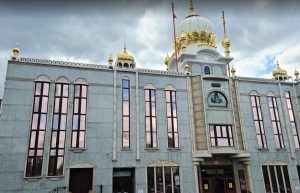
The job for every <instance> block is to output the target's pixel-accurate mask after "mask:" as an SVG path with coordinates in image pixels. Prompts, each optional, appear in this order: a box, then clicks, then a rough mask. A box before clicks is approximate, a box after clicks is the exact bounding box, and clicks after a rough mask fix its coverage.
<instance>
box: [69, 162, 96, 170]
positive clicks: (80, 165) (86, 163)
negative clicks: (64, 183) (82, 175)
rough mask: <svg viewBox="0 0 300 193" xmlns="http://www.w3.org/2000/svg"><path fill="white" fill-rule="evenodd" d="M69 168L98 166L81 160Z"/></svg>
mask: <svg viewBox="0 0 300 193" xmlns="http://www.w3.org/2000/svg"><path fill="white" fill-rule="evenodd" d="M69 168H96V166H95V165H93V164H91V163H89V162H87V161H80V162H77V163H74V164H72V165H70V167H69Z"/></svg>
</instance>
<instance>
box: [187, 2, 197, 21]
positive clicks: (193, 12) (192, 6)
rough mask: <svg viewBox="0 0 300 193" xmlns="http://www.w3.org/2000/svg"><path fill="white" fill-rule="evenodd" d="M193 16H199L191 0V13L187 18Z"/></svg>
mask: <svg viewBox="0 0 300 193" xmlns="http://www.w3.org/2000/svg"><path fill="white" fill-rule="evenodd" d="M191 16H198V14H197V13H196V12H195V11H194V4H193V0H190V13H189V15H188V16H186V17H185V18H188V17H191Z"/></svg>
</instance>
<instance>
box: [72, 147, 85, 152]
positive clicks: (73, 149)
mask: <svg viewBox="0 0 300 193" xmlns="http://www.w3.org/2000/svg"><path fill="white" fill-rule="evenodd" d="M69 150H70V151H72V152H73V153H81V152H83V151H85V150H86V149H85V148H83V149H79V148H70V149H69Z"/></svg>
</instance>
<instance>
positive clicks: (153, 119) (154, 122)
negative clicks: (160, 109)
mask: <svg viewBox="0 0 300 193" xmlns="http://www.w3.org/2000/svg"><path fill="white" fill-rule="evenodd" d="M152 130H153V131H156V118H155V117H152Z"/></svg>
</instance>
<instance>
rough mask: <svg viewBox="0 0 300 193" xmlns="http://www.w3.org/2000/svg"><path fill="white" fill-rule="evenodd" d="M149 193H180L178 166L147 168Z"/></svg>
mask: <svg viewBox="0 0 300 193" xmlns="http://www.w3.org/2000/svg"><path fill="white" fill-rule="evenodd" d="M147 184H148V187H147V189H148V193H180V175H179V167H178V166H157V167H148V168H147Z"/></svg>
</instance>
